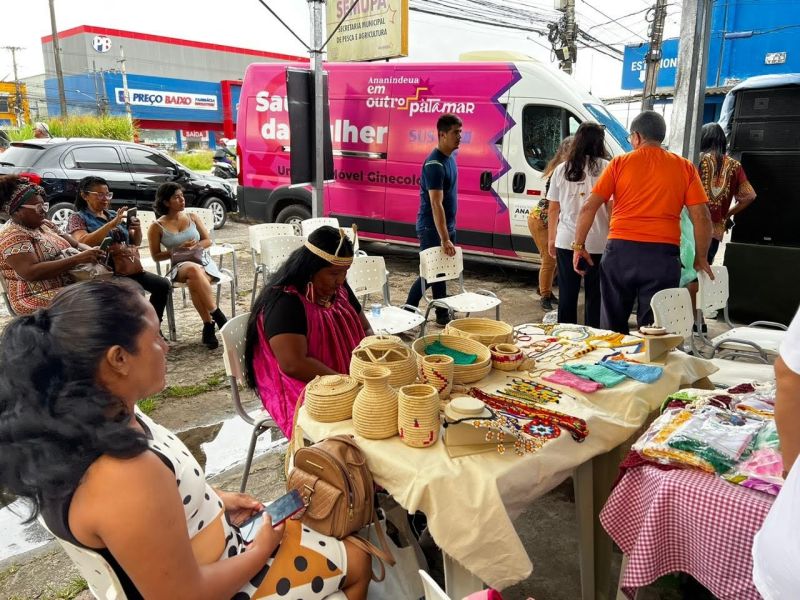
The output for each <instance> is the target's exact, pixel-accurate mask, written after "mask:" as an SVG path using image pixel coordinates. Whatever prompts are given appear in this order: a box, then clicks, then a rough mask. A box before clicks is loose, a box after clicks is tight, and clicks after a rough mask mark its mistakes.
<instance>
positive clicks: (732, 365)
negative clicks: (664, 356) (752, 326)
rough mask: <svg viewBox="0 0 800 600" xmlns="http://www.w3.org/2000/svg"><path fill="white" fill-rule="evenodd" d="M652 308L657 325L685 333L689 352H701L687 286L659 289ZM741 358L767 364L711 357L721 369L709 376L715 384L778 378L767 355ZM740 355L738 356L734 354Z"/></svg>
mask: <svg viewBox="0 0 800 600" xmlns="http://www.w3.org/2000/svg"><path fill="white" fill-rule="evenodd" d="M650 308H651V309H652V311H653V316H654V317H655V324H656V326H658V327H663V328H665V329H666V330H667V333H673V334H677V335H681V336H683V339H684V347H686V340H688V341H689V344H688V346H689V352H690V353H694V354H697V352H696V350H695V349H694V344H693V335H692V325H693V319H692V299H691V296H690V295H689V290H687V289H686V288H671V289H666V290H661V291H660V292H656V293H655V294H654V295H653V297H652V299H651V300H650ZM739 357H741V358H748V359H754V360H757V361H761V363H765V364H755V363H752V362H745V361H742V360H729V359H727V358H713V355H712V358H711V359H710V360H711V362H712V363H714V366H715V367H717V368H718V369H719V371H717V372H716V373H713V374H711V375H710V376H709V379H710V380H711V383H713V384H714V385H715V386H718V387H725V388H729V387H731V386H734V385H738V384H739V383H742V382H743V381H758V382H766V381H773V380H774V379H775V371H774V369H773V367H772V365H770V364H768V360H767V356H766V354H754V353H750V354H741V355H739ZM732 358H736V356H734V357H732Z"/></svg>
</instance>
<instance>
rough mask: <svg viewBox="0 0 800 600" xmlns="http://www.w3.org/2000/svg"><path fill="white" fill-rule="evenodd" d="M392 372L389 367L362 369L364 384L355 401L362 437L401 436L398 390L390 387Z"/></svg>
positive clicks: (355, 416) (355, 423)
mask: <svg viewBox="0 0 800 600" xmlns="http://www.w3.org/2000/svg"><path fill="white" fill-rule="evenodd" d="M391 374H392V372H391V371H390V370H389V369H387V368H386V367H367V368H366V369H364V370H363V371H362V372H361V376H362V377H363V380H364V387H362V388H361V391H360V392H358V395H357V396H356V400H355V402H354V403H353V427H354V429H355V430H356V433H357V434H358V435H360V436H361V437H364V438H367V439H370V440H383V439H386V438H390V437H392V436H393V435H397V392H396V391H395V390H394V389H392V388H391V387H390V386H389V377H390V376H391Z"/></svg>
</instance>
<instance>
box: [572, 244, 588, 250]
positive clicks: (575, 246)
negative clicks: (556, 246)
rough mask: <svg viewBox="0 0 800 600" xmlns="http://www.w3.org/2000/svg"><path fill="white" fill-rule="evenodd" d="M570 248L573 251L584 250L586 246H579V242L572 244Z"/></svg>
mask: <svg viewBox="0 0 800 600" xmlns="http://www.w3.org/2000/svg"><path fill="white" fill-rule="evenodd" d="M570 248H572V249H573V250H575V251H581V250H586V244H585V243H584V244H581V243H579V242H572V244H570Z"/></svg>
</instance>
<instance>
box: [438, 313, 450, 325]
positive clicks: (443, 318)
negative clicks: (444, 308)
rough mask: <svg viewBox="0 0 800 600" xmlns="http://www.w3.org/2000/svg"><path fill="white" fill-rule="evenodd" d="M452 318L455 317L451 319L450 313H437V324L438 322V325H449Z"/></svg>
mask: <svg viewBox="0 0 800 600" xmlns="http://www.w3.org/2000/svg"><path fill="white" fill-rule="evenodd" d="M452 320H453V319H451V318H450V315H449V314H445V315H436V324H437V325H441V326H442V327H444V326H445V325H447V324H448V323H449V322H450V321H452Z"/></svg>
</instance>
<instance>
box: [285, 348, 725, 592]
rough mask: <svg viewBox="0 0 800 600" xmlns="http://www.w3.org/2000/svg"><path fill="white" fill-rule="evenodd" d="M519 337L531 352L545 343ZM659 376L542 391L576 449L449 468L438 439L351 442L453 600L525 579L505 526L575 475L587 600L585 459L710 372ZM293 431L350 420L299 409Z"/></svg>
mask: <svg viewBox="0 0 800 600" xmlns="http://www.w3.org/2000/svg"><path fill="white" fill-rule="evenodd" d="M525 337H526V338H527V343H528V344H532V343H533V342H535V341H537V339H543V338H544V337H545V336H536V335H534V336H530V335H526V336H525ZM518 345H520V346H521V347H524V346H525V345H526V344H525V343H518ZM608 352H609V350H605V351H604V350H596V351H594V352H592V353H590V354H588V355H586V356H583V357H581V359H580V361H581V362H593V361H596V360H599V359H600V358H602V357H603V356H604V355H605V354H607V353H608ZM662 366H663V367H664V372H663V375H662V376H661V378H660V379H659V380H657V381H656V382H654V383H651V384H643V383H639V382H636V381H633V380H627V381H625V382H624V383H621V384H619V385H617V386H615V387H613V388H609V389H603V390H600V391H598V392H594V393H592V394H588V395H586V394H581V393H580V392H577V391H576V390H573V389H571V388H568V387H563V386H558V385H555V384H551V383H548V384H547V385H550V386H552V387H555V388H558V389H560V390H563V391H564V392H565V393H566V394H568V396H567V397H564V398H562V401H561V402H560V403H558V404H555V405H548V407H549V408H553V409H554V410H557V411H559V412H563V413H567V414H569V415H573V416H578V417H580V418H582V419H584V420H585V421H586V423H587V425H588V428H589V436H588V437H587V438H586V440H585V441H583V442H582V443H577V442H575V441H574V440H573V439H572V438H571V437H570V435H569V434H568V433H566V432H564V433H562V435H561V436H560V437H559V438H557V439H554V440H551V441H549V442H547V443H546V444H545V445H544V447H543V448H541V449H540V450H538V451H536V452H535V453H533V454H527V455H525V456H522V457H520V456H516V455H515V454H514V453H513V452H511V451H509V452H506V453H505V454H503V455H501V454H498V453H497V452H489V453H483V454H476V455H472V456H463V457H459V458H450V456H449V455H448V453H447V451H446V449H445V447H444V445H443V443H442V442H441V439H440V440H439V441H437V443H436V444H435V445H434V446H432V447H430V448H411V447H409V446H406V445H405V444H404V443H403V442H402V441H401V440H400V438H399V437H393V438H390V439H387V440H367V439H364V438H361V437H358V436H356V440H357V441H358V443H359V446H360V447H361V448H362V450H363V451H364V453H365V455H366V457H367V463H368V465H369V468H370V470H371V471H372V474H373V476H374V479H375V482H376V483H378V484H379V485H381V486H382V487H384V488H385V489H386V490H387V491H388V492H389V493H390V494H391V495H392V496H393V497H394V498H395V499H396V500H397V502H398V503H399V504H400V505H401V506H403V508H405V509H406V510H408V511H409V512H414V511H417V510H420V511H422V512H423V513H425V515H426V516H427V520H428V527H429V529H430V532H431V535H432V536H433V539H434V540H435V542H436V544H437V545H438V546H439V547H440V548H441V549H442V552H443V554H444V555H445V558H446V564H445V571H446V573H445V575H446V577H447V580H448V581H447V587H448V593H449V594H450V595H451V596H452V597H454V598H461V597H462V596H463V595H466V594H467V593H469V592H471V591H475V590H476V589H479V587H480V586H481V582H485V583H486V584H488V585H490V586H491V587H493V588H496V589H498V590H502V589H504V588H506V587H508V586H510V585H513V584H515V583H517V582H519V581H521V580H523V579H526V578H527V577H528V576H529V575H530V573H531V571H532V564H531V561H530V559H529V558H528V555H527V553H526V551H525V548H524V547H523V545H522V542H521V541H520V539H519V536H518V535H517V532H516V531H515V529H514V524H513V519H515V518H516V517H517V516H519V515H520V514H521V513H522V512H523V510H524V509H525V508H526V507H527V506H528V505H529V504H531V503H532V502H533V501H534V500H536V499H537V498H539V497H540V496H542V495H544V494H546V493H547V492H548V491H550V490H552V489H553V488H554V487H556V486H557V485H559V484H560V483H561V482H563V481H564V480H565V479H566V478H567V477H570V476H571V475H575V476H576V477H575V479H576V510H577V512H578V524H579V535H580V542H581V543H580V548H581V586H582V590H583V598H584V599H585V600H588V599H590V598H594V587H595V585H594V514H595V510H594V500H593V493H592V489H593V469H592V462H591V461H592V459H593V458H594V457H597V456H599V455H602V454H604V453H607V452H609V451H610V450H612V449H614V448H616V447H617V446H619V445H620V444H622V443H623V442H625V441H626V440H628V438H630V437H631V436H632V435H633V434H634V433H635V432H636V431H637V430H638V429H639V428H640V427H641V426H642V424H644V422H645V421H646V419H647V418H648V416H649V415H650V414H651V412H652V411H653V410H655V409H656V408H658V407H659V406H660V404H661V402H662V401H663V400H664V398H666V397H667V396H668V395H669V394H671V393H673V392H675V391H677V390H678V389H679V388H680V387H681V386H682V385H683V386H685V385H689V384H692V383H694V382H695V381H697V380H700V379H702V378H704V377H706V376H708V375H709V374H711V373H713V372H714V371H715V370H716V368H715V367H714V366H713V365H712V364H711V363H710V362H709V361H706V360H703V359H700V358H696V357H693V356H689V355H687V354H684V353H682V352H673V353H670V354H669V355H668V356H667V358H666V362H665V363H664V364H663V365H662ZM552 368H553V369H555V368H556V367H555V366H553V367H552ZM540 374H541V373H540ZM519 375H520V374H519V373H514V374H509V373H506V372H501V371H496V370H493V371H492V372H491V374H490V375H489V376H488V377H486V378H485V379H483V380H481V381H480V382H478V383H477V384H474V385H476V386H477V387H480V388H481V389H482V390H484V391H488V392H494V391H495V390H496V389H497V388H498V387H500V386H502V385H504V384H505V383H506V381H507V379H508V378H509V377H515V376H519ZM544 383H546V382H544ZM298 424H299V426H300V427H301V428H302V430H303V432H304V433H305V435H306V436H307V437H308V438H310V439H311V440H315V441H316V440H321V439H324V438H326V437H329V436H332V435H337V434H354V430H353V424H352V421H350V420H348V421H342V422H338V423H320V422H317V421H314V420H313V419H311V418H310V417H309V416H308V415H307V414H306V413H305V411H304V410H303V409H301V411H300V413H299V416H298ZM607 487H610V481H609V482H608V486H607Z"/></svg>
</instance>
